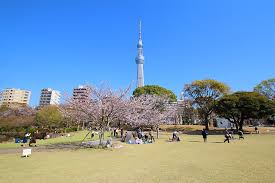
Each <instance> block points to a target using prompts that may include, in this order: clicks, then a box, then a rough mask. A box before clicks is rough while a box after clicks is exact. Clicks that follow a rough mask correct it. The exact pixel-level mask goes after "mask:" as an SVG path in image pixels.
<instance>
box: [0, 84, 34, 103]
mask: <svg viewBox="0 0 275 183" xmlns="http://www.w3.org/2000/svg"><path fill="white" fill-rule="evenodd" d="M30 98H31V92H30V91H27V90H21V89H16V88H6V89H4V90H3V91H2V92H1V96H0V105H3V104H5V105H8V106H15V105H29V102H30Z"/></svg>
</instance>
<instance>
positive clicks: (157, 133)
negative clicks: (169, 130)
mask: <svg viewBox="0 0 275 183" xmlns="http://www.w3.org/2000/svg"><path fill="white" fill-rule="evenodd" d="M158 138H159V127H157V139H158Z"/></svg>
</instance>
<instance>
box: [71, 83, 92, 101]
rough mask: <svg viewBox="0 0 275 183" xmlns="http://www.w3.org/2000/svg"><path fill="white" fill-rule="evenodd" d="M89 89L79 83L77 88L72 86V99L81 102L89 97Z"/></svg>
mask: <svg viewBox="0 0 275 183" xmlns="http://www.w3.org/2000/svg"><path fill="white" fill-rule="evenodd" d="M89 90H90V88H89V87H88V86H81V85H80V86H78V88H74V90H73V99H74V100H78V101H81V102H85V101H87V100H89V98H90V93H89Z"/></svg>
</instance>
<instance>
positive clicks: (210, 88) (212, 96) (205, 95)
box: [184, 79, 229, 130]
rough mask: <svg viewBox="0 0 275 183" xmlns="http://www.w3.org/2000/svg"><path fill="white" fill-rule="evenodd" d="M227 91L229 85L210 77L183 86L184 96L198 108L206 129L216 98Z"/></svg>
mask: <svg viewBox="0 0 275 183" xmlns="http://www.w3.org/2000/svg"><path fill="white" fill-rule="evenodd" d="M228 92H229V87H228V86H227V85H226V84H224V83H221V82H219V81H216V80H212V79H206V80H197V81H194V82H192V83H191V84H187V85H185V87H184V94H185V96H186V97H187V98H189V99H190V100H191V101H192V104H193V106H194V107H195V108H196V109H197V110H198V112H199V116H200V117H201V118H202V120H203V122H204V124H205V128H206V129H207V130H208V129H209V128H208V127H209V121H210V118H211V114H212V113H213V110H214V107H215V104H216V101H217V99H219V98H220V97H222V96H223V95H224V94H227V93H228Z"/></svg>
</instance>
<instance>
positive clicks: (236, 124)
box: [235, 122, 239, 131]
mask: <svg viewBox="0 0 275 183" xmlns="http://www.w3.org/2000/svg"><path fill="white" fill-rule="evenodd" d="M235 127H236V130H237V131H239V126H238V122H236V123H235Z"/></svg>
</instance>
